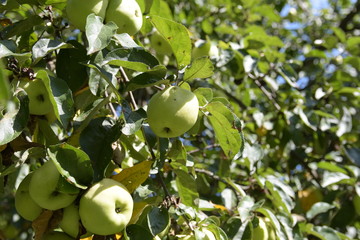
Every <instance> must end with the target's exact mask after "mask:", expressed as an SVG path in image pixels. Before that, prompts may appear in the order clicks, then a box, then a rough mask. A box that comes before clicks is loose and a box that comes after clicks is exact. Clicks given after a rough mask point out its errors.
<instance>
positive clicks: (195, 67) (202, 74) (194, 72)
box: [184, 57, 214, 81]
mask: <svg viewBox="0 0 360 240" xmlns="http://www.w3.org/2000/svg"><path fill="white" fill-rule="evenodd" d="M213 71H214V66H213V64H212V62H211V60H210V59H209V58H208V57H202V58H197V59H195V61H193V62H192V63H191V65H190V66H189V67H188V68H186V69H185V74H184V81H191V80H193V79H196V78H208V77H211V76H212V75H213V74H214V72H213Z"/></svg>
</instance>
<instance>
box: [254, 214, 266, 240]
mask: <svg viewBox="0 0 360 240" xmlns="http://www.w3.org/2000/svg"><path fill="white" fill-rule="evenodd" d="M258 219H259V225H258V226H257V227H256V228H254V230H253V236H252V239H253V240H268V239H269V231H268V229H267V225H266V222H265V220H264V219H263V218H258Z"/></svg>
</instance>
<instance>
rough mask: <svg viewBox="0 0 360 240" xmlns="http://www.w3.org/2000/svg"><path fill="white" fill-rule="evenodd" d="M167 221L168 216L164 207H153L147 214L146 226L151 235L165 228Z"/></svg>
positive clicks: (168, 220) (168, 219)
mask: <svg viewBox="0 0 360 240" xmlns="http://www.w3.org/2000/svg"><path fill="white" fill-rule="evenodd" d="M169 222H170V217H169V213H168V211H167V209H166V208H158V207H153V208H152V209H151V210H150V211H149V212H148V214H147V223H148V228H149V229H150V232H151V233H152V235H153V236H155V235H157V234H159V233H161V232H162V231H163V230H165V229H166V228H167V226H168V225H169V224H170V223H169Z"/></svg>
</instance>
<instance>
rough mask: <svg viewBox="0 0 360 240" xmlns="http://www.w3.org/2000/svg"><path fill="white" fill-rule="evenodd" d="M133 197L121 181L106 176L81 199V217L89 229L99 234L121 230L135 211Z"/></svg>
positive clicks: (108, 233)
mask: <svg viewBox="0 0 360 240" xmlns="http://www.w3.org/2000/svg"><path fill="white" fill-rule="evenodd" d="M133 206H134V203H133V199H132V197H131V194H130V193H129V192H128V190H127V189H126V187H125V186H124V185H122V184H121V183H119V182H117V181H115V180H113V179H110V178H104V179H103V180H101V181H100V182H98V183H96V184H94V185H93V186H92V187H91V188H90V189H89V190H88V191H87V192H86V193H85V194H84V195H83V196H82V197H81V199H80V207H79V213H80V219H81V222H82V224H83V226H84V227H85V228H86V230H87V231H89V232H92V233H94V234H98V235H110V234H115V233H119V232H121V231H122V230H123V229H124V228H125V227H126V225H127V224H128V223H129V221H130V219H131V216H132V212H133Z"/></svg>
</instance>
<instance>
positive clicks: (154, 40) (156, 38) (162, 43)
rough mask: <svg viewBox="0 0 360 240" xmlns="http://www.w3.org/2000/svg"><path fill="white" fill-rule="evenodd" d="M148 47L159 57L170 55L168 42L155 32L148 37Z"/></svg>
mask: <svg viewBox="0 0 360 240" xmlns="http://www.w3.org/2000/svg"><path fill="white" fill-rule="evenodd" d="M150 45H151V47H152V48H153V49H154V50H155V51H156V53H158V54H161V55H171V53H172V49H171V46H170V44H169V42H168V41H166V39H165V38H164V37H163V36H162V35H161V34H160V33H159V32H158V31H155V32H154V33H153V34H152V35H151V37H150Z"/></svg>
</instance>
